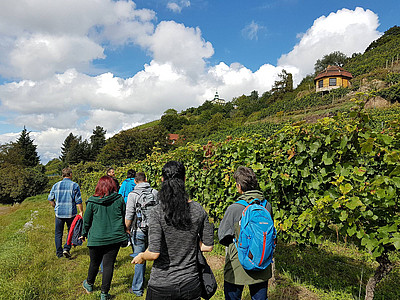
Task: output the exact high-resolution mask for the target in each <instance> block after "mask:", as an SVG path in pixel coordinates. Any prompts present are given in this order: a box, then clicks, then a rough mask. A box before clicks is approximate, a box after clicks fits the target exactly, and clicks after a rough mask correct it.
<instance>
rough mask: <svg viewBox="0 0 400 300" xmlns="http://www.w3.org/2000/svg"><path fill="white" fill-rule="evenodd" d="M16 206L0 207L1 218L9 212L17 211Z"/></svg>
mask: <svg viewBox="0 0 400 300" xmlns="http://www.w3.org/2000/svg"><path fill="white" fill-rule="evenodd" d="M15 209H16V208H15V205H14V206H11V205H7V206H0V216H1V215H5V214H8V213H9V212H11V211H13V210H15Z"/></svg>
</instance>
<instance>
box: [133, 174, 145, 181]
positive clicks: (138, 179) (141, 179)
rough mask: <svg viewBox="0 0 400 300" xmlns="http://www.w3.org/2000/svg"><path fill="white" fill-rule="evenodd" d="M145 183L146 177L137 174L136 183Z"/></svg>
mask: <svg viewBox="0 0 400 300" xmlns="http://www.w3.org/2000/svg"><path fill="white" fill-rule="evenodd" d="M145 181H146V175H145V174H144V173H143V172H137V173H136V177H135V182H136V183H140V182H145Z"/></svg>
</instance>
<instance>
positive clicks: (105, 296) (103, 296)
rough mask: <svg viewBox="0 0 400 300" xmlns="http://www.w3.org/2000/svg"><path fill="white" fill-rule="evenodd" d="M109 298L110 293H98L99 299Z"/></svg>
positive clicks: (107, 299) (106, 299) (105, 299)
mask: <svg viewBox="0 0 400 300" xmlns="http://www.w3.org/2000/svg"><path fill="white" fill-rule="evenodd" d="M109 299H111V295H110V294H108V293H107V294H106V293H103V292H102V293H101V294H100V300H109Z"/></svg>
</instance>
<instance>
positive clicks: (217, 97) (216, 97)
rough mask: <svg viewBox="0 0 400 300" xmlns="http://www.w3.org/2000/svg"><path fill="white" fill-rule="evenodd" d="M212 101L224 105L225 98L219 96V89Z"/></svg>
mask: <svg viewBox="0 0 400 300" xmlns="http://www.w3.org/2000/svg"><path fill="white" fill-rule="evenodd" d="M211 103H212V104H219V105H223V104H225V100H224V99H221V98H220V97H219V95H218V91H216V92H215V96H214V99H213V100H211Z"/></svg>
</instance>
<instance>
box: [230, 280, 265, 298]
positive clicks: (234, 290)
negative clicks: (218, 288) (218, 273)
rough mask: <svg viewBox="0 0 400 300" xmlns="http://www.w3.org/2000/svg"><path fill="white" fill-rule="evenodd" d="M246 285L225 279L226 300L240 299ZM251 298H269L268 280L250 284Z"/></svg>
mask: <svg viewBox="0 0 400 300" xmlns="http://www.w3.org/2000/svg"><path fill="white" fill-rule="evenodd" d="M243 288H244V285H237V284H233V283H229V282H227V281H224V294H225V300H240V299H241V297H242V292H243ZM249 290H250V295H251V300H268V295H267V292H268V281H265V282H261V283H256V284H250V285H249Z"/></svg>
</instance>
